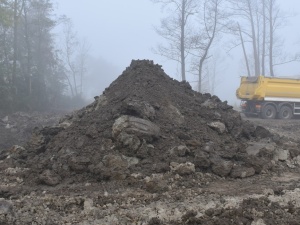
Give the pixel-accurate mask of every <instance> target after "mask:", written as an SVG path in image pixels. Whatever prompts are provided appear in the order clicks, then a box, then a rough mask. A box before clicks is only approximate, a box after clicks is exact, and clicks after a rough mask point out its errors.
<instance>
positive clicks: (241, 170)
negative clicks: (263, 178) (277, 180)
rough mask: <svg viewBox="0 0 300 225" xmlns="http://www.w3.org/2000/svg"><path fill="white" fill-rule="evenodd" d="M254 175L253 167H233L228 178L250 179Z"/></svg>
mask: <svg viewBox="0 0 300 225" xmlns="http://www.w3.org/2000/svg"><path fill="white" fill-rule="evenodd" d="M254 174H255V169H254V168H253V167H244V166H235V167H233V168H232V170H231V173H230V176H231V177H233V178H245V177H251V176H253V175H254Z"/></svg>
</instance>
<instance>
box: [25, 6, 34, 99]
mask: <svg viewBox="0 0 300 225" xmlns="http://www.w3.org/2000/svg"><path fill="white" fill-rule="evenodd" d="M26 1H27V0H23V5H24V20H25V24H24V25H25V40H26V50H27V71H26V75H25V80H26V84H27V89H28V90H27V91H28V96H31V93H32V87H31V45H30V40H29V31H28V18H27V6H26Z"/></svg>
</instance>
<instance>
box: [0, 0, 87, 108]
mask: <svg viewBox="0 0 300 225" xmlns="http://www.w3.org/2000/svg"><path fill="white" fill-rule="evenodd" d="M59 25H63V26H64V34H63V37H64V38H63V43H64V44H63V45H64V46H65V48H58V46H57V44H56V40H55V38H56V37H55V33H54V32H53V30H54V28H56V27H57V26H59ZM0 46H1V48H0V95H1V97H0V111H5V112H11V111H18V110H48V109H53V108H63V107H66V106H67V107H68V106H69V107H72V106H74V104H75V102H78V101H81V100H82V80H83V79H82V77H83V74H84V73H85V70H86V68H85V61H84V59H82V57H85V55H86V54H87V47H86V46H85V45H80V43H79V42H78V41H76V35H75V32H74V31H73V28H72V25H71V21H70V20H69V19H68V18H65V17H60V18H56V17H55V15H54V8H53V4H52V2H51V1H50V0H0ZM77 50H78V51H77ZM70 89H71V90H72V93H71V95H70V94H69V93H68V90H70ZM74 90H76V91H74Z"/></svg>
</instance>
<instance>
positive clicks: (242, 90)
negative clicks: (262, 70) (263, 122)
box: [236, 76, 300, 119]
mask: <svg viewBox="0 0 300 225" xmlns="http://www.w3.org/2000/svg"><path fill="white" fill-rule="evenodd" d="M236 96H237V97H238V98H239V99H241V100H242V103H241V107H242V112H243V113H244V114H245V115H246V116H251V115H258V116H260V117H261V118H264V119H275V118H279V119H291V118H292V117H293V116H294V115H300V79H292V78H278V77H264V76H258V77H241V83H240V87H239V88H238V89H237V91H236Z"/></svg>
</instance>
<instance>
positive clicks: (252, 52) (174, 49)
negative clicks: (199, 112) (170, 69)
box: [152, 0, 299, 92]
mask: <svg viewBox="0 0 300 225" xmlns="http://www.w3.org/2000/svg"><path fill="white" fill-rule="evenodd" d="M152 2H154V3H159V4H161V5H162V7H163V10H164V12H165V13H166V16H165V17H164V18H163V19H162V20H161V24H160V26H159V27H157V28H156V32H157V33H158V34H159V35H160V36H161V37H163V38H164V40H165V42H164V43H163V44H159V45H158V46H157V47H156V48H155V52H156V53H157V54H160V55H162V56H164V57H166V58H168V59H171V60H174V61H177V62H178V63H179V64H180V67H181V79H182V80H186V73H191V74H196V75H197V78H198V85H197V90H198V91H199V92H202V91H203V89H205V85H204V84H203V81H204V80H205V79H207V77H205V75H206V74H207V73H205V70H204V68H205V66H206V65H207V63H208V61H209V60H210V58H213V54H212V48H213V45H214V44H215V43H216V42H218V41H220V40H221V39H222V37H224V36H225V37H226V38H227V40H228V39H231V41H230V42H228V43H227V44H226V48H227V50H226V51H230V50H232V49H235V48H237V47H239V48H240V49H241V50H242V52H243V58H244V60H243V61H244V64H245V71H246V74H247V76H259V75H266V76H276V74H275V72H274V67H275V66H278V65H281V64H285V63H289V62H292V61H298V60H299V55H287V54H286V53H284V52H283V49H282V48H283V45H282V40H281V39H280V33H279V30H280V28H282V27H284V26H285V25H286V23H285V22H286V18H287V16H288V15H287V13H284V12H283V11H282V10H281V8H280V6H279V4H278V1H277V0H152ZM229 37H230V38H229ZM187 64H188V66H187ZM214 69H215V68H214ZM214 69H213V70H214ZM212 74H213V75H214V73H212ZM213 79H214V78H213ZM212 82H214V81H212Z"/></svg>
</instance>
